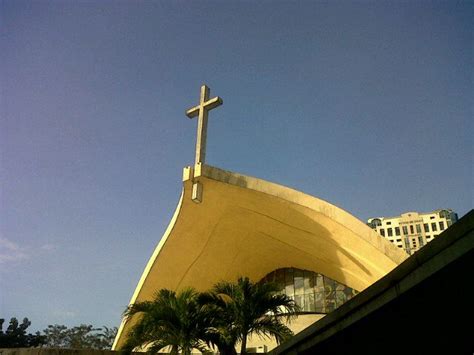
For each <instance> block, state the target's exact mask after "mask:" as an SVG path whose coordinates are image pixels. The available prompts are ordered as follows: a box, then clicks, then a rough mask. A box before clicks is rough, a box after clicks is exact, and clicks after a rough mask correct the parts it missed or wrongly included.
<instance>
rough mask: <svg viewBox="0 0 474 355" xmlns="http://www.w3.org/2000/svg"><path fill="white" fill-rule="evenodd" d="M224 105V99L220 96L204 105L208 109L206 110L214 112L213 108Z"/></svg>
mask: <svg viewBox="0 0 474 355" xmlns="http://www.w3.org/2000/svg"><path fill="white" fill-rule="evenodd" d="M222 103H223V101H222V99H221V98H220V97H219V96H216V97H214V98H213V99H210V100H208V101H206V102H205V103H204V107H205V108H206V110H212V109H213V108H216V107H217V106H220V105H222Z"/></svg>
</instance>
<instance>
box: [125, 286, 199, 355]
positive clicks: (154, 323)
mask: <svg viewBox="0 0 474 355" xmlns="http://www.w3.org/2000/svg"><path fill="white" fill-rule="evenodd" d="M197 297H198V293H197V292H196V291H195V290H194V289H192V288H188V289H185V290H183V291H181V292H180V293H176V292H174V291H170V290H160V291H158V292H157V293H156V294H155V297H154V298H153V300H152V301H145V302H138V303H135V304H133V305H131V306H129V307H128V308H127V310H126V311H125V317H131V316H134V315H140V318H139V320H138V322H137V323H136V324H135V325H134V326H133V327H132V329H131V332H130V334H129V336H128V339H127V342H126V344H125V346H124V348H123V349H124V350H129V351H131V350H133V349H134V348H136V347H142V348H146V349H147V350H148V351H150V352H158V351H160V350H162V349H163V348H166V347H169V348H170V349H169V350H170V353H171V354H181V353H182V354H184V355H188V354H191V352H192V350H193V349H197V350H199V351H201V352H206V351H207V348H206V344H205V342H204V340H203V339H204V338H205V331H206V329H207V321H206V319H205V316H206V314H205V313H204V312H201V310H200V305H199V304H198V302H197Z"/></svg>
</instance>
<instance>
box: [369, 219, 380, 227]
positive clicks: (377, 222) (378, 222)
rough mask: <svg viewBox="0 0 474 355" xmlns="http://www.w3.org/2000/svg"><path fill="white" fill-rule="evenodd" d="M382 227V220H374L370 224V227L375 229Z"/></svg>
mask: <svg viewBox="0 0 474 355" xmlns="http://www.w3.org/2000/svg"><path fill="white" fill-rule="evenodd" d="M381 225H382V221H381V220H380V218H374V219H373V220H372V221H370V222H369V226H370V227H371V228H373V229H376V228H377V227H380V226H381Z"/></svg>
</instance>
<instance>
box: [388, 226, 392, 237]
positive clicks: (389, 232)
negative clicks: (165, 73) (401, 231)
mask: <svg viewBox="0 0 474 355" xmlns="http://www.w3.org/2000/svg"><path fill="white" fill-rule="evenodd" d="M387 233H388V236H389V237H392V236H393V229H392V228H388V229H387Z"/></svg>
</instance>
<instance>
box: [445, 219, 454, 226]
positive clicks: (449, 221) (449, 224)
mask: <svg viewBox="0 0 474 355" xmlns="http://www.w3.org/2000/svg"><path fill="white" fill-rule="evenodd" d="M446 222H447V223H448V228H449V227H451V224H453V222H451V220H449V219H448V220H447V221H446Z"/></svg>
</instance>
